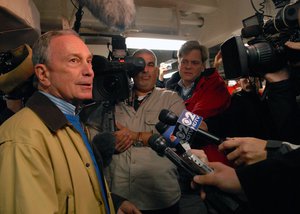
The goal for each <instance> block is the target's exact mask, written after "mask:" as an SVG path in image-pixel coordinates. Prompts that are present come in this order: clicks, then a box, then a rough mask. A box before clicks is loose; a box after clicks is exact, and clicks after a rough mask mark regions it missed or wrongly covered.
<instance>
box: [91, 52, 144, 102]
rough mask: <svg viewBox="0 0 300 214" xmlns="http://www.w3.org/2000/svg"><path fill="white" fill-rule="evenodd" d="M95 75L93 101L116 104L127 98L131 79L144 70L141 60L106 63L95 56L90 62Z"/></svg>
mask: <svg viewBox="0 0 300 214" xmlns="http://www.w3.org/2000/svg"><path fill="white" fill-rule="evenodd" d="M92 65H93V70H94V73H95V77H94V83H93V98H94V100H95V101H110V102H112V103H116V102H118V101H122V100H125V99H127V98H128V97H129V92H130V89H131V87H132V82H131V80H130V79H131V78H132V77H134V76H135V75H137V74H138V73H139V72H141V71H143V70H144V67H145V61H144V59H143V58H137V57H125V58H124V59H122V60H117V61H108V60H107V59H106V58H105V57H103V56H98V55H95V56H94V57H93V61H92Z"/></svg>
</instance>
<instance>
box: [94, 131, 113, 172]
mask: <svg viewBox="0 0 300 214" xmlns="http://www.w3.org/2000/svg"><path fill="white" fill-rule="evenodd" d="M115 142H116V138H115V136H114V135H113V134H111V133H109V132H103V133H100V134H97V135H95V137H94V138H93V140H92V146H93V149H94V151H95V156H96V159H97V162H98V163H99V161H102V163H103V167H107V166H108V165H109V164H110V162H111V161H112V156H113V154H114V152H115Z"/></svg>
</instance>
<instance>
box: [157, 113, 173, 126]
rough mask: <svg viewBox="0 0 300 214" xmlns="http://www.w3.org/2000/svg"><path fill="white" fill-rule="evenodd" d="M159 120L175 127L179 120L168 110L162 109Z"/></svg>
mask: <svg viewBox="0 0 300 214" xmlns="http://www.w3.org/2000/svg"><path fill="white" fill-rule="evenodd" d="M158 119H159V121H161V122H164V123H165V124H167V125H170V126H174V125H176V122H177V120H178V117H177V115H176V114H175V113H174V112H172V111H169V110H168V109H162V110H161V111H160V113H159V115H158Z"/></svg>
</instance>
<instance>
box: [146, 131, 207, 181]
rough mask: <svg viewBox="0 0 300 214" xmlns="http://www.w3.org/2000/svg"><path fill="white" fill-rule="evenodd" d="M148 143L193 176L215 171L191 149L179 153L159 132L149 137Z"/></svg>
mask: <svg viewBox="0 0 300 214" xmlns="http://www.w3.org/2000/svg"><path fill="white" fill-rule="evenodd" d="M148 143H149V145H150V147H151V148H152V149H153V150H154V151H156V152H157V154H159V155H160V156H164V155H165V156H166V157H167V158H169V159H170V160H171V161H172V162H173V163H174V164H175V165H176V166H178V167H180V168H182V169H184V170H185V171H186V172H187V173H188V174H189V175H191V176H195V175H201V174H207V173H210V172H212V171H213V170H212V169H211V168H210V167H209V166H207V165H206V164H205V163H204V162H203V161H201V160H200V159H199V158H198V157H197V156H195V155H193V154H192V153H191V152H190V151H184V152H183V153H182V154H180V155H178V154H177V153H176V152H174V150H173V149H172V148H170V147H168V146H167V141H166V140H165V138H164V137H163V136H161V135H159V134H153V135H152V136H151V137H150V138H149V140H148Z"/></svg>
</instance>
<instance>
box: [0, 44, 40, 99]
mask: <svg viewBox="0 0 300 214" xmlns="http://www.w3.org/2000/svg"><path fill="white" fill-rule="evenodd" d="M31 56H32V50H31V48H30V47H29V46H28V45H27V44H23V45H20V46H19V47H17V48H15V49H12V50H9V51H5V52H0V94H1V93H2V94H1V95H4V96H5V97H6V98H8V99H21V98H28V97H30V96H31V95H32V93H33V92H34V91H35V90H36V89H35V88H34V87H33V73H34V69H33V64H32V61H31Z"/></svg>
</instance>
